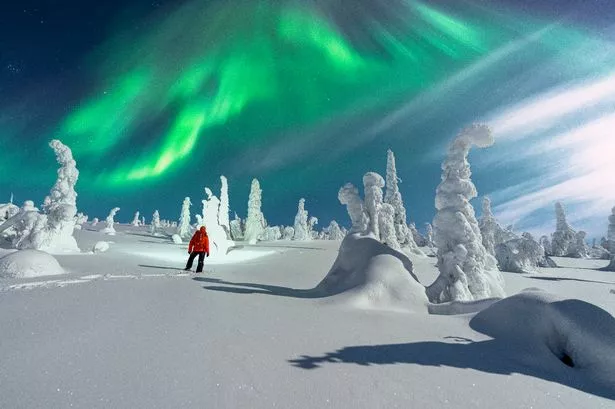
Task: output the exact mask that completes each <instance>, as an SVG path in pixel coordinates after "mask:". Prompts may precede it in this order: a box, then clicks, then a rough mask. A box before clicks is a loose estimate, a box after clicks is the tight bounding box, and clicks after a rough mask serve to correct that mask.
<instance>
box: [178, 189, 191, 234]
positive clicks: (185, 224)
mask: <svg viewBox="0 0 615 409" xmlns="http://www.w3.org/2000/svg"><path fill="white" fill-rule="evenodd" d="M190 206H192V202H191V201H190V198H189V197H186V198H184V202H183V203H182V210H181V213H180V215H179V223H178V226H177V234H178V235H179V237H180V238H182V239H186V238H189V237H190V236H191V234H192V225H191V224H190V219H191V216H190Z"/></svg>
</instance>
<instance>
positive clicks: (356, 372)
mask: <svg viewBox="0 0 615 409" xmlns="http://www.w3.org/2000/svg"><path fill="white" fill-rule="evenodd" d="M103 227H104V226H103V225H101V226H100V228H103ZM97 229H98V227H94V228H92V227H91V226H90V225H89V224H85V225H84V226H83V229H82V230H78V231H76V232H75V236H76V237H77V242H78V244H79V246H80V248H81V249H82V251H83V253H81V254H73V255H57V256H55V257H56V259H57V260H58V261H59V263H60V265H61V267H62V268H63V269H64V270H65V271H66V272H67V274H65V275H60V276H58V275H56V276H50V277H35V278H4V279H0V408H45V409H51V408H68V407H74V408H272V407H277V408H326V407H331V408H396V407H399V408H422V409H427V408H447V407H449V408H601V407H604V408H615V401H614V400H613V399H615V390H612V389H609V388H608V387H606V388H605V387H599V386H596V384H594V383H592V382H590V381H588V380H587V379H586V378H585V377H583V376H582V375H583V374H582V373H581V372H580V371H577V370H576V369H575V368H569V367H568V366H566V365H565V364H564V363H562V362H561V361H560V360H559V359H558V358H557V357H556V356H555V355H552V356H551V355H548V354H544V353H542V352H544V351H538V349H539V348H534V347H532V344H531V342H529V341H528V340H527V339H525V340H524V342H521V341H519V340H516V341H515V339H513V338H502V339H501V338H498V337H496V338H495V339H493V338H491V337H490V336H488V335H485V334H483V333H481V332H478V331H476V330H474V329H472V328H477V329H481V328H483V327H485V325H482V326H481V325H474V322H473V323H472V324H471V323H470V321H471V320H472V318H473V317H474V315H473V314H466V315H449V316H441V315H428V314H412V313H403V312H390V311H376V310H365V309H357V308H352V307H350V306H348V305H344V304H343V303H339V302H330V300H329V299H327V298H314V295H313V293H311V292H309V291H307V290H309V289H311V288H313V287H314V286H316V285H317V284H318V283H319V282H320V281H321V280H322V279H323V278H324V277H325V276H326V275H327V273H328V271H329V269H330V268H331V266H332V265H333V262H334V261H335V259H336V257H337V251H338V248H339V242H334V241H311V242H285V241H280V242H272V243H259V244H257V245H254V246H250V245H244V244H242V243H238V244H239V245H238V246H237V247H236V248H234V249H233V250H232V251H231V252H230V253H229V255H228V257H227V258H224V259H223V258H218V259H215V258H210V259H206V267H205V270H206V272H205V274H202V275H198V276H194V275H189V274H185V273H184V272H182V271H181V268H182V267H183V265H184V263H185V261H186V258H187V244H174V243H173V242H172V241H171V240H170V238H164V237H153V236H152V235H150V234H148V232H147V229H146V228H144V227H133V226H124V225H122V226H117V227H116V230H117V234H116V235H115V236H107V235H104V234H102V233H100V232H98V231H94V230H97ZM99 241H106V242H108V243H109V249H108V250H107V251H105V252H100V253H93V252H90V253H87V252H86V251H90V250H92V249H93V247H94V245H95V244H96V243H97V242H99ZM9 252H10V251H9V250H0V256H2V255H4V254H6V253H9ZM412 261H413V262H414V271H415V274H416V275H417V277H418V278H419V280H420V281H421V282H422V283H423V284H430V283H431V282H432V281H433V280H434V279H435V278H436V276H437V274H438V271H437V269H436V268H435V266H434V263H435V258H420V257H413V258H412ZM555 261H556V262H557V264H558V265H559V266H561V267H560V268H548V269H547V268H541V269H539V273H537V274H533V275H521V274H511V273H503V274H504V278H505V281H506V292H507V294H508V295H512V294H515V293H518V292H520V291H521V290H522V289H525V288H528V287H534V288H541V289H544V290H547V291H549V292H552V293H554V294H557V295H559V296H560V297H563V298H576V299H579V300H583V301H587V302H589V303H591V304H594V305H596V306H598V307H601V308H603V309H604V310H606V311H608V312H609V313H610V314H611V315H613V314H615V273H612V272H603V271H598V270H597V268H600V267H603V266H605V265H606V264H608V262H607V261H602V260H580V259H567V258H555ZM513 305H514V304H513ZM494 311H495V312H494V313H493V314H491V316H492V317H493V316H494V315H495V316H496V317H497V314H496V313H497V310H494ZM600 317H602V316H600ZM487 318H489V316H488V315H487ZM602 318H604V320H603V321H602V322H603V324H604V325H605V326H606V328H607V329H608V328H612V327H610V326H609V325H612V320H613V317H608V316H606V317H602ZM491 319H493V318H491ZM528 319H531V317H528ZM609 319H610V320H609ZM483 321H484V320H483ZM481 322H482V321H481ZM487 322H488V320H487ZM528 326H529V325H528ZM486 328H489V327H488V326H486ZM606 334H607V335H609V334H612V333H610V332H608V331H607V333H606ZM519 338H523V337H519ZM528 345H529V347H528ZM610 345H615V339H613V340H612V343H611V344H610Z"/></svg>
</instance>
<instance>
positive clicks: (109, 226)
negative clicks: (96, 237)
mask: <svg viewBox="0 0 615 409" xmlns="http://www.w3.org/2000/svg"><path fill="white" fill-rule="evenodd" d="M119 211H120V208H119V207H114V208H113V209H111V210H110V211H109V215H108V216H107V218H106V219H105V228H104V229H102V230H101V233H105V234H108V235H110V236H113V235H115V228H114V227H113V224H115V215H116V214H117V212H119Z"/></svg>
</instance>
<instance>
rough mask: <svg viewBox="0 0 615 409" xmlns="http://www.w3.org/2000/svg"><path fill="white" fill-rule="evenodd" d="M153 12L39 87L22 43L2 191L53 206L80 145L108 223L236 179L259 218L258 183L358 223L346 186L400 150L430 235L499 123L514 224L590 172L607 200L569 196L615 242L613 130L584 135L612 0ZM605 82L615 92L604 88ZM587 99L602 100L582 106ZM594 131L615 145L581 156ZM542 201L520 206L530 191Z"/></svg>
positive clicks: (109, 35) (484, 179) (140, 13)
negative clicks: (61, 164) (447, 183)
mask: <svg viewBox="0 0 615 409" xmlns="http://www.w3.org/2000/svg"><path fill="white" fill-rule="evenodd" d="M71 3H72V2H71V1H68V0H65V1H63V2H60V4H59V5H56V6H54V7H57V8H59V9H60V10H61V9H62V7H66V8H69V7H71ZM128 3H131V2H128ZM134 3H135V4H133V5H132V6H133V7H134V10H137V11H133V12H132V13H131V12H126V13H125V14H122V12H123V11H122V10H123V9H124V8H127V9H130V6H127V7H123V6H120V4H121V3H120V2H117V4H115V5H114V7H115V8H117V13H115V12H114V13H112V14H111V17H107V18H104V19H103V18H99V19H93V20H92V21H93V23H92V24H94V25H98V26H100V30H101V31H103V32H104V33H105V34H104V35H100V34H98V35H99V36H100V37H101V38H100V42H98V43H93V44H91V45H90V44H88V46H87V47H82V48H81V49H80V50H76V51H75V52H74V53H73V54H71V55H70V64H68V65H69V66H70V67H72V69H69V70H68V72H69V73H68V74H67V73H62V72H57V73H56V74H57V75H52V76H51V78H48V77H46V78H44V80H42V79H40V78H37V80H36V81H33V80H31V79H30V78H29V77H28V75H27V73H24V72H23V71H27V70H24V69H22V68H20V67H19V64H18V63H15V62H12V60H19V59H20V58H19V55H18V54H19V52H18V51H14V49H15V48H16V47H11V51H10V52H8V53H6V52H5V53H3V54H2V58H3V59H7V61H4V60H3V61H2V63H3V65H4V66H6V67H8V66H9V65H10V67H12V68H11V69H10V70H9V69H8V68H7V69H6V70H5V72H4V73H3V75H2V77H0V80H1V81H3V82H4V81H6V84H5V85H4V86H3V87H1V88H0V90H5V91H6V92H5V93H4V95H3V97H2V99H0V147H2V148H3V149H2V151H3V154H2V161H1V163H0V171H2V173H3V174H4V175H10V176H9V177H3V178H2V179H0V194H2V195H6V196H7V197H8V196H9V194H10V192H11V191H13V192H15V194H16V197H17V198H18V199H19V200H25V199H34V200H35V201H38V202H40V200H42V198H43V197H44V195H45V193H46V192H47V191H48V188H49V186H51V184H52V181H53V177H54V172H53V169H54V166H55V164H54V161H53V157H52V155H50V154H49V153H48V152H46V151H45V148H46V142H45V141H47V140H48V139H51V138H52V137H53V138H59V139H61V140H62V141H63V142H64V143H66V144H67V145H69V146H70V147H71V148H72V149H73V153H74V156H75V158H76V160H77V163H78V166H79V169H80V171H81V179H80V182H79V185H78V192H79V206H80V207H81V208H82V209H83V210H84V211H85V212H86V213H88V214H90V215H91V216H92V217H93V216H99V217H100V216H101V215H103V214H105V213H106V212H107V211H108V209H109V208H112V207H114V206H116V205H117V206H120V207H122V209H126V210H125V212H123V214H122V215H121V216H122V217H120V219H128V218H130V217H131V216H132V212H134V211H136V210H140V211H141V212H142V214H145V215H146V217H147V215H150V214H151V213H152V212H153V210H154V209H155V208H159V209H160V211H161V214H162V217H163V218H169V219H175V218H176V217H177V216H178V212H179V206H180V204H181V200H182V199H183V197H184V196H186V195H188V196H191V197H193V202H198V200H200V198H201V196H202V189H203V187H204V186H206V185H207V186H211V187H212V188H213V189H214V190H217V189H218V182H217V180H218V176H219V175H220V174H225V175H226V176H228V177H229V182H230V194H231V207H232V210H234V211H237V213H239V214H240V216H244V215H245V214H244V213H245V208H246V203H247V192H248V189H249V181H250V180H251V178H252V177H258V178H259V179H260V180H261V185H262V187H263V190H264V196H263V202H264V208H263V210H264V213H265V216H266V217H267V218H268V220H269V221H270V222H272V223H274V224H285V223H290V222H291V217H292V215H294V212H295V210H296V202H297V201H298V199H299V198H300V197H302V196H303V197H306V199H307V202H306V208H308V210H309V211H310V212H311V213H312V214H314V215H315V216H317V217H319V218H320V219H321V224H325V225H326V224H328V221H329V220H330V219H331V218H336V219H338V220H341V221H342V222H343V223H345V222H347V220H346V219H347V217H346V216H345V215H344V209H343V207H341V206H340V205H339V204H338V203H337V201H336V193H337V189H338V188H339V186H341V185H342V184H344V183H345V182H348V181H352V182H354V183H358V182H359V181H360V178H361V176H362V174H363V173H364V172H366V171H369V170H375V171H379V172H383V171H384V164H385V161H386V149H387V148H388V147H391V148H392V149H393V150H394V151H395V152H396V156H397V158H398V171H399V172H400V175H401V177H402V179H403V183H402V184H401V186H400V188H401V189H402V193H403V194H404V198H405V201H406V202H407V204H408V213H409V216H410V217H411V218H413V219H414V220H416V221H417V224H418V225H419V226H421V224H422V223H423V222H427V221H430V220H431V218H432V216H433V192H434V189H435V186H436V185H437V183H438V179H439V161H440V159H441V157H442V155H443V154H444V149H443V146H444V144H445V143H446V142H447V141H448V140H450V139H451V138H452V137H453V136H454V133H455V132H456V131H457V130H458V129H459V128H461V127H462V126H464V125H466V124H467V123H469V122H473V121H475V120H486V121H487V122H488V123H491V124H492V126H493V127H494V130H495V133H496V147H494V148H492V149H489V150H486V151H485V152H480V153H477V154H476V155H475V156H476V157H473V158H472V159H475V160H476V163H473V169H474V174H475V181H476V184H477V186H478V188H479V191H480V193H481V194H490V195H492V198H493V199H494V204H495V205H496V209H495V210H496V215H497V211H498V206H500V210H501V212H502V214H503V217H504V218H505V220H506V221H507V222H511V223H512V222H518V223H519V226H521V227H527V228H534V229H538V230H541V229H543V228H544V225H545V224H548V223H549V222H550V220H549V217H550V216H549V212H550V211H551V201H549V200H550V197H546V196H545V195H544V194H543V195H540V194H539V192H541V191H543V190H544V189H548V188H552V186H551V185H549V186H546V185H545V183H551V184H552V185H553V186H560V185H561V184H562V183H564V184H565V183H567V182H568V181H571V180H572V181H574V180H575V179H577V178H579V177H589V178H590V179H589V181H587V180H586V183H583V185H584V186H587V185H590V186H593V188H592V189H594V190H595V192H594V191H584V192H583V194H582V195H579V197H576V198H575V197H574V195H572V194H571V191H570V189H567V188H566V187H564V188H560V189H559V190H557V189H556V192H555V193H557V195H559V197H554V199H553V200H557V199H563V200H564V201H565V203H566V202H569V203H570V205H571V206H574V205H575V204H576V205H578V206H580V208H583V209H585V212H584V213H583V212H579V214H582V215H583V217H579V218H577V220H575V218H572V221H573V222H574V221H578V222H583V223H585V224H587V226H585V225H583V226H582V227H583V228H585V229H586V230H589V231H590V232H594V233H595V234H600V233H599V231H598V228H599V224H597V223H599V220H600V217H602V215H601V213H600V212H605V215H606V214H608V209H610V207H612V206H613V205H615V196H614V195H615V188H611V191H612V192H607V190H608V188H609V185H608V183H607V185H600V184H599V183H597V182H596V183H597V184H594V185H592V183H593V182H592V181H594V180H597V179H596V178H597V176H596V175H594V179H592V176H591V175H592V174H595V172H597V170H596V169H594V168H592V167H591V165H588V163H590V162H598V163H601V162H600V160H601V159H600V158H603V156H601V155H603V153H602V152H603V151H605V148H606V151H608V146H611V147H612V145H608V146H607V145H605V144H608V143H610V142H608V141H607V138H609V137H610V136H606V135H605V136H603V137H600V136H596V135H599V134H600V133H599V132H598V133H596V132H595V126H594V128H592V129H594V132H592V134H591V135H585V134H583V133H580V134H579V135H578V136H576V137H572V139H571V137H570V134H571V133H573V132H575V130H576V129H578V128H583V127H584V126H590V124H592V123H595V122H596V121H602V122H598V123H599V124H602V123H605V122H604V121H605V119H604V118H605V117H608V116H609V115H612V114H614V113H615V112H614V111H615V109H614V108H613V107H614V105H613V101H614V100H615V97H613V96H612V95H613V94H614V93H608V92H606V93H605V92H603V93H600V92H599V91H600V89H603V86H605V85H604V84H607V85H608V84H610V82H608V81H609V78H612V77H611V76H612V75H615V69H613V68H612V67H614V66H615V64H613V63H615V35H614V34H613V30H612V29H611V28H609V27H608V25H606V24H604V20H600V18H599V16H600V15H604V14H605V13H606V11H604V10H603V12H602V13H600V12H597V11H596V10H595V7H598V8H599V7H609V6H608V2H604V3H600V2H597V3H596V4H597V6H595V7H594V8H593V9H591V13H590V11H587V10H585V11H584V10H583V9H581V8H580V6H579V4H580V3H578V2H570V4H568V2H559V3H558V2H555V1H553V2H548V3H550V4H551V7H548V6H545V4H544V3H543V4H542V6H540V8H537V7H538V6H536V7H534V6H530V5H528V3H526V2H520V1H512V0H511V1H506V2H504V1H499V2H481V1H476V2H471V1H470V2H453V1H430V2H427V1H424V2H419V1H400V0H396V1H389V2H384V1H374V0H356V1H352V2H351V1H346V0H344V1H341V0H338V1H324V0H318V1H280V0H269V1H255V0H250V1H248V0H245V1H243V0H233V1H197V0H188V1H174V2H167V3H166V4H161V5H160V6H159V7H154V8H147V7H144V6H142V5H140V4H137V3H139V2H134ZM564 3H566V4H568V6H569V7H568V9H566V10H564V8H565V7H564ZM152 4H153V3H152ZM601 5H603V6H601ZM1 7H4V6H1ZM27 7H28V5H25V6H24V8H27ZM20 10H21V9H16V10H14V12H16V13H18V12H20ZM144 10H145V11H144ZM588 10H589V9H588ZM572 11H575V12H576V13H574V14H573V13H571V12H572ZM609 11H611V12H613V11H615V6H613V5H611V6H610V9H609ZM127 15H128V16H129V17H126V16H127ZM116 16H120V17H116ZM601 21H602V22H601ZM8 32H9V31H8V30H7V31H4V32H3V34H4V35H5V37H4V38H5V40H4V42H3V44H5V46H6V45H9V46H10V45H11V40H10V39H9V40H6V34H7V33H8ZM74 35H75V36H78V35H79V33H74ZM93 36H94V35H91V37H93ZM87 38H88V37H87V36H86V40H83V41H87ZM30 46H31V47H32V48H34V49H35V50H36V47H37V45H36V43H31V45H30ZM60 46H61V44H60ZM84 48H85V49H84ZM58 52H59V51H58ZM61 53H62V55H65V53H66V51H63V52H61ZM75 67H79V68H78V69H75ZM16 69H17V71H21V72H14V71H15V70H16ZM38 70H42V68H41V67H39V68H38ZM39 77H41V76H39ZM600 81H602V82H600ZM605 81H606V83H605ZM595 83H597V84H603V85H596V86H595V87H596V88H597V90H596V92H591V91H587V90H586V84H590V85H588V86H591V84H595ZM0 84H1V83H0ZM574 89H576V90H577V91H578V93H577V94H574V95H569V94H565V93H566V92H571V91H570V90H574ZM583 90H586V91H585V94H583ZM580 94H583V95H585V97H586V99H585V100H584V102H583V101H582V103H579V104H576V105H575V104H570V103H569V102H570V100H572V99H575V98H577V97H578V95H580ZM557 95H563V97H561V98H560V100H561V101H560V100H557ZM554 98H555V99H554ZM577 100H578V98H577ZM535 101H542V102H541V103H538V104H535V105H531V104H532V103H533V102H534V103H535ZM554 101H555V102H554ZM528 106H529V107H530V108H527V107H528ZM566 107H567V108H566ZM524 109H525V111H524ZM528 109H529V111H528ZM604 126H608V124H607V125H604ZM598 127H599V129H604V127H602V128H601V127H600V126H598ZM498 132H499V133H498ZM566 138H568V139H566ZM575 138H576V139H575ZM566 140H568V143H564V142H561V141H566ZM587 140H589V141H592V142H590V143H593V144H594V145H596V146H602V149H597V150H596V149H593V150H591V149H590V148H588V149H589V151H590V153H588V154H587V155H589V156H587V155H586V157H582V154H581V159H579V153H578V152H579V143H580V144H581V145H583V146H585V147H587V146H586V145H587V144H586V143H584V142H583V141H587ZM600 144H602V145H600ZM549 146H556V149H554V150H550V149H549ZM541 147H542V148H541ZM540 149H542V150H540ZM516 150H518V154H517V153H512V152H516ZM614 150H615V149H614ZM536 152H541V154H540V155H536ZM573 152H577V156H576V158H575V156H574V154H573ZM592 152H593V153H592ZM592 155H593V156H592ZM497 158H500V159H497ZM596 158H598V160H596ZM575 161H576V162H575ZM577 162H578V163H581V164H582V165H579V166H580V168H578V169H577V172H576V173H575V172H571V170H570V168H571V166H572V165H571V163H573V164H574V163H577ZM608 163H611V162H608ZM608 163H607V162H604V163H603V165H602V166H603V167H604V166H606V167H608V166H610V168H608V169H610V171H611V173H613V171H615V169H613V167H612V165H608ZM26 164H27V165H26ZM583 166H585V168H584V167H583ZM588 166H589V167H588ZM584 175H590V176H584ZM547 181H549V182H547ZM576 183H580V182H576ZM603 190H604V191H603ZM555 193H554V194H555ZM532 195H534V197H535V200H534V201H532V203H531V204H530V205H525V207H523V208H524V210H525V213H524V214H518V213H516V212H515V211H514V209H515V208H517V206H516V205H515V204H514V203H517V204H518V202H515V200H517V201H518V200H521V199H522V198H524V197H532ZM557 195H556V196H557ZM0 201H1V200H0ZM511 203H512V204H511ZM133 209H134V210H133ZM588 209H591V211H589V210H588ZM604 217H606V216H604ZM590 219H591V220H590ZM592 229H593V230H592Z"/></svg>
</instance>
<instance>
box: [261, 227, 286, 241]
mask: <svg viewBox="0 0 615 409" xmlns="http://www.w3.org/2000/svg"><path fill="white" fill-rule="evenodd" d="M281 238H282V232H281V231H280V227H279V226H273V227H271V226H269V227H266V228H265V233H264V235H263V240H264V241H276V240H280V239H281Z"/></svg>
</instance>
